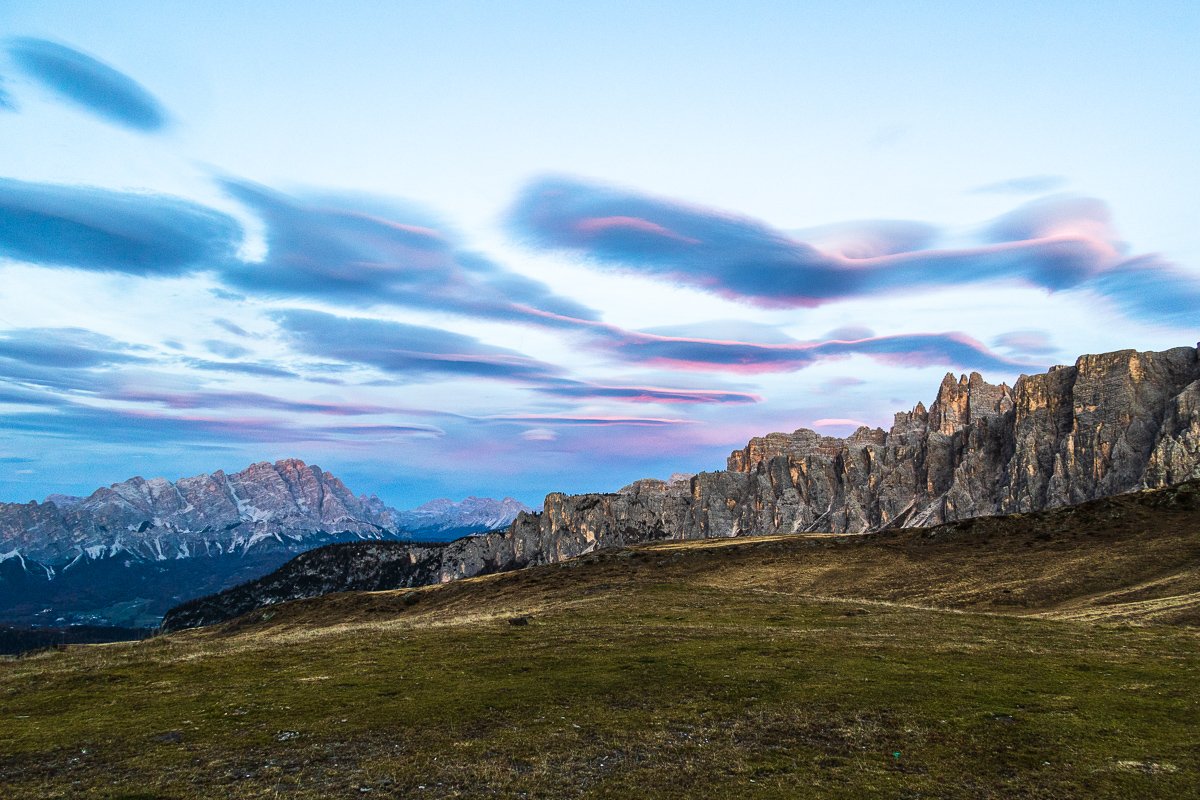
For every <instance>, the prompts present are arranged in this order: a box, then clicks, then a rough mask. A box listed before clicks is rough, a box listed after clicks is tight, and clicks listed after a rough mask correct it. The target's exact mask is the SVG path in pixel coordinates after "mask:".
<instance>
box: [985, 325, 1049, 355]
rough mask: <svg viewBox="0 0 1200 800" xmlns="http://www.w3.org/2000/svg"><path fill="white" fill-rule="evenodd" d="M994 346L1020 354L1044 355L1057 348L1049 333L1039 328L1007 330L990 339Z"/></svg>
mask: <svg viewBox="0 0 1200 800" xmlns="http://www.w3.org/2000/svg"><path fill="white" fill-rule="evenodd" d="M992 345H993V346H994V347H999V348H1002V349H1004V350H1007V351H1009V352H1010V353H1017V354H1021V355H1031V356H1044V355H1049V354H1050V353H1053V352H1055V351H1056V350H1057V349H1058V348H1057V347H1055V346H1054V343H1053V342H1052V341H1051V340H1050V334H1049V333H1048V332H1047V331H1041V330H1022V331H1008V332H1006V333H1002V334H1000V335H999V336H997V337H996V338H995V339H993V340H992Z"/></svg>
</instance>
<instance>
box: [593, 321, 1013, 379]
mask: <svg viewBox="0 0 1200 800" xmlns="http://www.w3.org/2000/svg"><path fill="white" fill-rule="evenodd" d="M598 346H599V347H602V348H605V349H608V350H609V351H610V352H612V353H614V354H615V355H616V356H618V357H619V358H621V359H623V360H625V361H629V362H636V363H643V364H649V365H653V366H658V367H668V368H672V369H686V370H702V371H726V372H737V373H743V374H754V373H764V372H790V371H793V370H799V369H804V368H805V367H809V366H811V365H813V364H816V363H818V362H820V361H827V360H831V359H839V358H847V357H849V356H853V355H863V356H868V357H870V358H873V359H875V360H876V361H879V362H882V363H886V364H891V365H893V366H902V367H924V366H930V365H950V366H956V367H962V368H965V369H980V370H986V369H991V370H1002V371H1006V372H1007V371H1011V370H1012V369H1013V368H1016V367H1028V366H1030V365H1029V364H1028V363H1025V362H1020V361H1015V360H1012V359H1008V358H1005V357H1003V356H999V355H997V354H995V353H993V352H991V351H990V350H988V348H987V347H985V346H984V345H983V344H981V343H980V342H978V341H976V340H974V339H972V338H971V337H969V336H967V335H965V334H962V333H913V334H903V335H897V336H873V337H869V338H862V339H828V340H823V341H815V342H794V343H784V344H763V343H758V342H739V341H722V340H715V339H697V338H685V337H676V336H661V335H653V334H647V333H643V332H637V331H623V332H619V333H618V332H613V333H612V335H611V336H610V337H609V338H608V339H607V340H601V341H600V343H599V344H598Z"/></svg>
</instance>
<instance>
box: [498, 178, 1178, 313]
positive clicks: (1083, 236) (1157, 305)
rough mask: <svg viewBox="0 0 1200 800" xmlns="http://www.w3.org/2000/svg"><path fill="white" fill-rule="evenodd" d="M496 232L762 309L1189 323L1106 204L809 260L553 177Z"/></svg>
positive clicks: (912, 233)
mask: <svg viewBox="0 0 1200 800" xmlns="http://www.w3.org/2000/svg"><path fill="white" fill-rule="evenodd" d="M509 220H510V225H511V227H512V229H513V230H514V231H515V232H516V233H517V234H518V235H520V236H521V237H523V238H524V240H525V241H526V242H528V243H530V244H532V245H534V246H537V247H541V248H547V249H556V250H565V251H570V252H574V253H577V254H580V255H582V256H584V257H586V258H587V259H588V260H589V261H590V262H592V263H595V264H597V265H604V266H609V267H613V268H616V269H620V270H626V271H631V272H638V273H641V274H646V275H649V276H651V277H655V278H659V279H662V280H666V281H669V282H673V283H676V284H679V285H683V286H690V287H692V288H696V289H700V290H702V291H707V292H711V293H714V294H717V295H720V296H723V297H726V298H729V299H733V300H739V301H743V302H747V303H751V304H753V305H758V306H761V307H764V308H800V307H813V306H818V305H822V304H825V303H830V302H834V301H840V300H848V299H853V298H859V297H871V296H880V295H895V294H901V293H912V292H915V291H920V290H930V289H936V288H940V287H949V286H962V285H967V284H977V283H982V282H994V281H1018V282H1021V283H1024V284H1026V285H1029V286H1033V287H1038V288H1043V289H1047V290H1049V291H1061V290H1068V289H1088V290H1091V291H1093V292H1097V293H1100V294H1104V295H1105V296H1110V297H1113V298H1114V300H1115V301H1116V302H1117V304H1118V305H1119V306H1120V307H1122V308H1123V309H1124V310H1125V311H1126V312H1127V313H1129V314H1131V315H1133V316H1137V317H1139V318H1146V317H1148V316H1151V315H1155V316H1156V318H1157V319H1161V318H1162V315H1163V314H1164V313H1165V314H1166V315H1167V316H1168V317H1169V318H1170V319H1173V320H1174V319H1184V318H1186V317H1187V316H1188V313H1189V310H1188V308H1187V302H1186V301H1187V300H1188V299H1189V298H1190V297H1193V296H1194V293H1195V292H1196V291H1197V290H1198V288H1197V287H1200V283H1198V282H1197V281H1196V279H1194V278H1190V277H1189V276H1186V275H1184V274H1183V273H1181V272H1178V271H1176V272H1172V271H1170V269H1169V268H1168V267H1166V266H1165V265H1163V264H1161V263H1158V262H1157V261H1155V260H1153V259H1146V258H1138V259H1129V258H1128V257H1127V256H1126V254H1125V252H1124V249H1125V246H1124V244H1123V243H1122V242H1120V241H1119V239H1118V238H1117V236H1116V233H1115V231H1114V230H1113V227H1112V223H1111V219H1110V216H1109V212H1108V208H1107V206H1106V205H1105V204H1104V203H1102V202H1101V201H1099V200H1094V199H1090V198H1074V197H1053V198H1046V199H1043V200H1039V201H1035V202H1033V203H1030V204H1027V205H1025V206H1022V207H1020V208H1018V209H1016V210H1014V211H1013V212H1011V213H1009V214H1006V215H1004V216H1002V217H1000V218H999V219H997V220H994V221H993V222H992V223H991V224H990V225H988V226H987V227H986V229H985V230H984V232H983V237H984V241H982V242H981V243H980V244H979V245H978V246H976V247H967V248H958V249H940V250H939V249H928V246H929V244H930V243H931V242H932V241H933V232H932V231H930V230H929V229H927V228H924V227H922V226H919V225H916V224H911V225H909V224H905V223H900V222H888V223H883V222H877V223H856V224H855V225H851V226H849V227H848V228H846V227H843V228H841V229H837V228H835V229H832V231H830V230H826V231H823V232H822V231H818V232H816V233H813V234H812V236H813V238H814V239H815V240H818V241H819V240H821V239H822V238H824V239H826V240H828V241H830V242H833V244H829V245H827V246H828V247H829V248H830V249H821V248H819V247H817V246H814V244H812V243H810V242H806V241H801V240H800V239H798V238H796V237H795V236H793V235H789V234H787V233H785V232H783V231H779V230H775V229H773V228H770V227H768V226H767V225H764V224H763V223H760V222H757V221H755V220H752V219H748V218H745V217H740V216H735V215H732V214H727V213H723V212H719V211H714V210H710V209H704V208H697V207H694V206H689V205H686V204H683V203H679V202H674V201H670V200H664V199H659V198H654V197H649V196H646V195H641V194H638V193H635V192H630V191H625V190H621V189H614V188H609V187H605V186H600V185H597V184H591V183H584V182H581V181H575V180H568V179H562V178H558V179H546V180H542V181H539V182H536V183H534V184H533V185H531V186H530V187H528V188H527V189H526V190H525V192H524V193H523V194H522V195H521V196H520V198H519V199H518V200H517V202H516V204H515V206H514V207H513V208H512V210H511V211H510V214H509ZM855 226H857V227H855ZM1157 278H1163V279H1165V280H1168V281H1170V282H1171V283H1172V284H1173V285H1175V286H1176V287H1177V288H1179V289H1181V290H1182V293H1181V295H1180V296H1179V299H1178V300H1176V301H1174V302H1172V301H1171V298H1170V296H1168V295H1165V294H1158V296H1156V298H1155V299H1154V300H1153V301H1152V302H1144V301H1143V300H1141V299H1140V298H1139V297H1138V296H1131V295H1132V292H1133V291H1134V288H1135V287H1136V286H1139V285H1140V286H1143V287H1146V286H1149V285H1150V284H1151V283H1153V281H1154V280H1155V279H1157ZM1167 306H1169V308H1167Z"/></svg>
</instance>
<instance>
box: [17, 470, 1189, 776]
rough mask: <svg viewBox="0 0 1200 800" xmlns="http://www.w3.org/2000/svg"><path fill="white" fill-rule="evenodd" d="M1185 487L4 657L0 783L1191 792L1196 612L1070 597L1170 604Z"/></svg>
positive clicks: (683, 555)
mask: <svg viewBox="0 0 1200 800" xmlns="http://www.w3.org/2000/svg"><path fill="white" fill-rule="evenodd" d="M1196 506H1197V497H1196V494H1195V492H1194V491H1193V492H1191V493H1186V492H1184V493H1181V492H1179V491H1175V492H1173V493H1159V494H1156V495H1147V496H1144V497H1141V498H1135V499H1134V500H1121V501H1119V502H1116V504H1115V505H1114V504H1113V503H1112V502H1109V503H1108V504H1107V505H1106V504H1105V503H1100V504H1095V505H1089V506H1087V507H1084V508H1080V509H1073V510H1069V511H1062V512H1055V514H1051V515H1047V516H1038V517H1036V518H1026V519H1025V520H1024V521H1022V520H1016V521H1009V522H1007V523H1005V522H1002V521H998V520H990V521H978V522H975V523H972V524H965V523H964V524H960V525H956V526H952V527H950V528H947V529H941V530H939V531H937V532H935V533H934V534H933V535H932V536H930V535H929V533H928V532H899V533H895V534H887V535H882V536H878V537H872V538H870V539H845V538H822V537H810V538H796V537H772V538H766V539H756V540H734V541H719V542H699V543H688V544H661V545H655V546H649V547H645V548H637V549H633V550H624V551H618V552H613V553H604V554H598V555H593V556H589V557H587V558H584V559H580V560H577V561H575V562H570V563H569V564H564V565H558V566H550V567H542V568H536V569H530V570H523V571H521V572H517V573H512V574H508V575H497V576H490V577H486V578H480V579H474V580H471V581H463V582H460V583H457V584H450V585H446V586H440V587H430V588H426V589H421V590H417V591H416V592H410V593H404V592H379V593H372V594H343V595H332V596H329V597H325V598H318V599H316V600H310V601H304V602H299V603H292V604H288V605H286V606H281V607H277V608H272V609H269V610H267V611H264V612H257V613H256V614H254V615H251V616H249V617H246V618H242V619H240V620H236V621H234V622H231V623H228V624H227V625H224V626H220V627H218V628H214V629H206V630H200V631H192V632H188V633H184V634H179V635H174V636H170V637H163V638H159V639H156V640H153V641H150V642H145V643H141V644H121V645H104V646H89V647H79V648H72V649H71V650H69V651H67V652H63V653H47V654H43V655H39V656H36V657H33V658H28V659H22V660H19V661H9V662H3V663H0V786H3V787H4V791H3V792H0V794H3V795H4V796H5V797H56V796H58V797H77V796H83V797H87V796H94V797H178V798H185V797H197V796H201V797H203V796H212V797H225V796H233V797H311V798H318V797H348V796H375V797H379V796H391V795H395V796H402V797H408V796H420V797H448V796H500V797H508V796H513V797H520V796H527V797H577V796H586V797H614V798H617V797H620V798H624V797H680V798H683V797H726V796H728V797H833V798H838V797H845V798H858V797H864V796H881V797H911V798H916V797H962V798H967V797H972V798H974V797H1045V798H1061V797H1148V798H1152V797H1170V798H1184V797H1193V796H1197V789H1196V787H1197V786H1198V785H1200V733H1198V732H1200V695H1197V693H1196V692H1195V686H1196V685H1197V681H1198V680H1200V630H1197V629H1195V628H1192V627H1186V626H1166V625H1149V626H1140V625H1139V626H1134V625H1129V624H1095V623H1094V622H1093V621H1092V620H1094V619H1095V618H1096V616H1097V615H1099V614H1105V615H1108V618H1110V619H1116V620H1130V619H1139V620H1143V621H1145V620H1149V621H1152V622H1153V621H1164V620H1165V621H1173V622H1180V623H1194V622H1195V621H1196V620H1195V616H1194V615H1195V613H1196V612H1195V593H1196V592H1197V589H1198V588H1200V587H1198V585H1197V574H1198V565H1200V543H1198V541H1197V540H1198V539H1200V525H1198V524H1197V523H1198V522H1200V515H1198V513H1197V508H1196ZM995 526H1000V527H995ZM859 598H867V599H869V602H866V601H864V600H862V599H859ZM930 605H937V606H943V607H947V608H952V609H957V610H947V609H946V608H942V609H938V608H928V607H921V606H930ZM998 612H999V613H998ZM515 614H522V615H527V616H528V617H529V618H530V624H529V625H527V626H513V625H510V624H508V621H507V618H508V617H510V616H512V615H515ZM1046 617H1057V619H1047V618H1046ZM1081 619H1082V620H1086V621H1080V620H1081ZM896 753H899V757H897V756H896V755H895V754H896ZM360 787H361V788H369V789H371V792H369V793H368V792H361V791H360ZM421 787H424V788H423V789H422V788H421Z"/></svg>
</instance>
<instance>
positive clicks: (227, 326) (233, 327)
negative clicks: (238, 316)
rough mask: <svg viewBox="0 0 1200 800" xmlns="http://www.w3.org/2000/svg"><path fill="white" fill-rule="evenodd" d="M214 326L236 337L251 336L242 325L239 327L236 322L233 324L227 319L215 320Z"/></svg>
mask: <svg viewBox="0 0 1200 800" xmlns="http://www.w3.org/2000/svg"><path fill="white" fill-rule="evenodd" d="M213 324H215V325H216V326H217V327H220V328H223V329H224V330H226V331H228V332H229V333H232V334H233V335H234V336H245V337H249V336H250V334H249V333H247V332H246V329H245V328H243V327H242V326H241V325H238V324H237V323H236V322H232V321H230V320H227V319H214V320H213Z"/></svg>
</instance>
